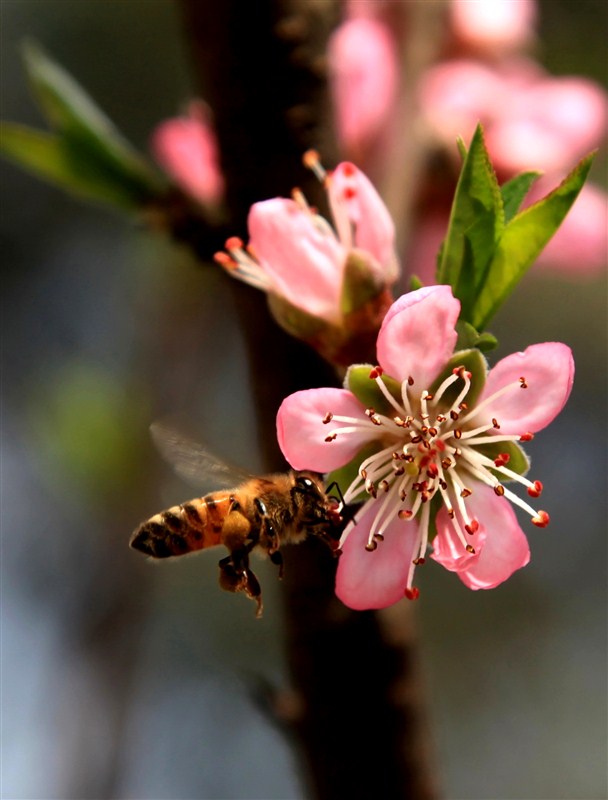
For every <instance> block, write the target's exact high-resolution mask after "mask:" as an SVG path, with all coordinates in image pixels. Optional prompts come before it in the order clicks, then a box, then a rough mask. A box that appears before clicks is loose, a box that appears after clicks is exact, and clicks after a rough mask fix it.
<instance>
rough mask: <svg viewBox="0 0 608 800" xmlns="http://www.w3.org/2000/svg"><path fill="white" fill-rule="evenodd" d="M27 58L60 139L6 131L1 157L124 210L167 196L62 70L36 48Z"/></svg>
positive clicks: (20, 130)
mask: <svg viewBox="0 0 608 800" xmlns="http://www.w3.org/2000/svg"><path fill="white" fill-rule="evenodd" d="M23 57H24V62H25V66H26V69H27V73H28V78H29V81H30V84H31V86H32V89H33V92H34V94H35V96H36V97H37V99H38V101H39V104H40V107H41V110H42V112H43V114H44V115H45V116H46V118H47V120H48V122H49V124H50V126H51V128H52V129H53V131H54V133H55V135H54V136H47V135H45V134H43V133H37V132H36V131H31V130H28V129H27V128H24V127H21V126H18V125H9V126H8V127H6V126H5V128H4V130H3V140H4V139H6V142H5V141H3V143H2V147H1V149H0V152H2V153H3V154H4V155H7V156H8V157H9V158H12V159H13V160H14V161H16V162H17V163H18V164H20V165H21V166H24V167H25V168H26V169H29V170H31V171H32V172H35V173H36V174H37V175H39V176H40V177H43V178H46V179H47V180H50V181H51V182H52V183H56V184H57V185H59V186H61V187H62V188H63V189H67V190H68V191H73V192H76V193H77V194H79V195H82V196H85V197H87V198H89V199H94V200H100V201H102V202H105V203H109V204H111V205H118V206H121V207H123V208H124V207H127V208H136V207H137V206H140V205H142V204H144V203H146V202H147V201H149V200H150V199H152V198H153V197H155V196H157V195H158V194H159V193H160V192H162V191H164V188H165V184H164V183H163V180H162V178H161V177H160V176H159V175H158V173H157V172H156V171H155V170H154V169H153V168H152V166H151V165H149V164H148V162H147V161H146V160H145V159H144V158H143V156H141V155H140V154H139V153H137V151H136V150H135V149H134V148H133V147H131V145H130V144H129V143H128V142H127V141H126V140H125V139H124V137H123V136H122V135H121V134H120V133H119V132H118V130H117V129H116V128H115V127H114V125H113V124H112V122H111V121H110V120H109V119H108V118H107V117H106V116H105V115H104V114H103V112H102V111H101V110H100V109H99V108H98V107H97V106H96V105H95V103H94V102H93V101H92V100H91V98H90V97H89V96H88V95H87V94H86V92H85V91H84V90H83V89H82V88H81V87H80V86H79V85H78V84H77V83H76V81H75V80H74V79H73V78H72V77H71V76H70V75H69V74H68V73H67V72H66V71H65V70H64V69H63V68H62V67H60V66H59V65H58V64H57V63H55V62H54V61H53V60H52V59H51V58H49V57H48V56H47V55H46V54H45V53H44V52H43V50H42V49H41V48H40V47H38V46H37V45H35V44H33V43H28V44H26V45H25V47H24V49H23ZM30 147H31V148H32V150H33V153H32V154H31V155H28V153H27V150H28V148H30Z"/></svg>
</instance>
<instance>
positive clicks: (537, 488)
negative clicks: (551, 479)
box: [528, 481, 543, 497]
mask: <svg viewBox="0 0 608 800" xmlns="http://www.w3.org/2000/svg"><path fill="white" fill-rule="evenodd" d="M542 493H543V485H542V483H541V482H540V481H534V488H532V487H531V486H530V487H529V489H528V494H529V495H530V497H540V496H541V494H542Z"/></svg>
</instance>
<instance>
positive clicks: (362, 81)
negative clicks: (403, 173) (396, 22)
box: [327, 18, 398, 153]
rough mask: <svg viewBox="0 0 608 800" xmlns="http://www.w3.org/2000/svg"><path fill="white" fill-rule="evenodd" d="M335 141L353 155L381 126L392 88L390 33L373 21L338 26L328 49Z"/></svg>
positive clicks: (395, 80) (394, 85) (393, 71)
mask: <svg viewBox="0 0 608 800" xmlns="http://www.w3.org/2000/svg"><path fill="white" fill-rule="evenodd" d="M327 55H328V61H329V73H330V79H331V87H332V93H333V96H334V105H335V111H336V129H337V134H338V138H339V139H340V140H341V142H342V144H343V146H344V147H346V149H347V150H349V151H350V152H354V153H358V152H359V151H360V150H361V148H363V147H364V146H366V145H367V144H369V142H370V140H372V139H373V138H374V137H375V136H376V135H377V134H378V133H379V132H380V131H381V130H382V128H383V126H384V125H385V124H386V120H387V117H388V116H389V114H390V111H391V108H392V106H393V103H394V100H395V96H396V92H397V84H398V61H397V53H396V47H395V42H394V39H393V37H392V36H391V32H390V31H389V29H388V28H387V27H386V25H384V24H382V23H381V22H378V21H377V20H374V19H364V18H359V19H351V20H349V21H347V22H344V23H342V25H339V26H338V27H337V28H336V30H335V31H334V33H333V35H332V36H331V38H330V40H329V44H328V54H327Z"/></svg>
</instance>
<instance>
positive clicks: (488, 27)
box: [450, 0, 536, 54]
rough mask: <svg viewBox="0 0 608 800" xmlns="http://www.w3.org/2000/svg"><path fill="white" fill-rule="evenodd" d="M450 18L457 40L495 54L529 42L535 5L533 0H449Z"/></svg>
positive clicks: (534, 18) (532, 28)
mask: <svg viewBox="0 0 608 800" xmlns="http://www.w3.org/2000/svg"><path fill="white" fill-rule="evenodd" d="M450 17H451V24H452V29H453V31H454V33H455V34H456V36H457V37H458V38H459V39H460V40H462V41H463V42H464V43H465V44H467V45H470V46H472V47H476V48H480V49H484V50H486V49H487V50H491V51H492V53H493V54H495V52H496V50H506V49H515V48H518V47H522V46H524V45H526V44H528V43H529V42H530V40H531V39H532V38H533V32H534V24H535V22H536V4H535V2H534V0H452V1H451V3H450Z"/></svg>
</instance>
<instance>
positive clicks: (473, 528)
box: [464, 519, 479, 536]
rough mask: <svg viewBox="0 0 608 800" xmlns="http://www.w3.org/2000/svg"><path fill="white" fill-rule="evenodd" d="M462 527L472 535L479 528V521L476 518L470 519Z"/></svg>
mask: <svg viewBox="0 0 608 800" xmlns="http://www.w3.org/2000/svg"><path fill="white" fill-rule="evenodd" d="M464 529H465V531H466V532H467V533H468V534H469V535H470V536H473V534H475V533H477V531H478V530H479V522H478V521H477V520H476V519H472V520H471V521H470V522H469V524H468V525H465V526H464Z"/></svg>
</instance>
